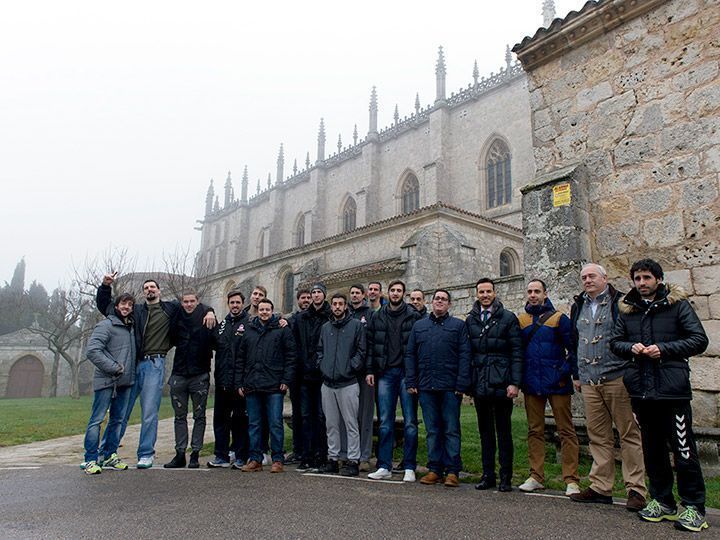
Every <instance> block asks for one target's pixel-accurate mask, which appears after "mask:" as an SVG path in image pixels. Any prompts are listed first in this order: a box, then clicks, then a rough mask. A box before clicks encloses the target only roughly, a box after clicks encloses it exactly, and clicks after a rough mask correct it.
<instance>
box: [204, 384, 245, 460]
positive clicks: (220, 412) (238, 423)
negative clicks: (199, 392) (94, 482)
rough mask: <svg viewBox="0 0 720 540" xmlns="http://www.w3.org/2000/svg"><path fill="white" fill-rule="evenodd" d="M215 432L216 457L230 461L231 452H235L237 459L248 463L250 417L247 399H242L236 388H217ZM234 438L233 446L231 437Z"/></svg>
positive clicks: (214, 418)
mask: <svg viewBox="0 0 720 540" xmlns="http://www.w3.org/2000/svg"><path fill="white" fill-rule="evenodd" d="M213 431H214V432H215V456H217V457H218V458H219V459H224V460H225V461H229V459H230V456H229V451H230V450H232V451H233V452H235V458H236V459H238V460H242V461H247V458H248V452H249V450H250V441H249V438H248V437H249V436H248V416H247V410H246V407H245V398H243V397H240V394H238V391H237V390H236V389H234V388H228V387H224V386H216V387H215V412H214V416H213ZM231 436H232V445H231V444H230V437H231Z"/></svg>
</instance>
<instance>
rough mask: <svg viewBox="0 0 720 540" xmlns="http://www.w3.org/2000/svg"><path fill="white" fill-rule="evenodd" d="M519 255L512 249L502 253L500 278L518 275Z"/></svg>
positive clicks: (504, 250)
mask: <svg viewBox="0 0 720 540" xmlns="http://www.w3.org/2000/svg"><path fill="white" fill-rule="evenodd" d="M516 261H517V254H516V253H515V252H514V251H513V250H512V249H510V248H506V249H503V250H502V252H501V253H500V277H505V276H513V275H515V274H517V273H518V269H517V264H516Z"/></svg>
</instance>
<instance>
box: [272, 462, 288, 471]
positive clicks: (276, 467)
mask: <svg viewBox="0 0 720 540" xmlns="http://www.w3.org/2000/svg"><path fill="white" fill-rule="evenodd" d="M270 472H271V473H278V472H285V467H284V466H283V464H282V462H281V461H273V464H272V467H270Z"/></svg>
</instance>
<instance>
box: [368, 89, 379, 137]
mask: <svg viewBox="0 0 720 540" xmlns="http://www.w3.org/2000/svg"><path fill="white" fill-rule="evenodd" d="M377 120H378V100H377V91H376V90H375V87H374V86H373V87H372V92H370V122H369V124H368V126H369V127H368V135H375V134H377Z"/></svg>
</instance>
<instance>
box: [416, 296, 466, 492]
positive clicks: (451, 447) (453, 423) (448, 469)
mask: <svg viewBox="0 0 720 540" xmlns="http://www.w3.org/2000/svg"><path fill="white" fill-rule="evenodd" d="M449 309H450V293H449V292H448V291H446V290H444V289H438V290H436V291H435V292H434V293H433V299H432V313H431V314H430V316H429V317H427V318H425V319H420V320H419V321H417V322H416V323H415V326H413V329H412V331H411V332H410V339H409V340H408V344H407V348H406V349H405V386H406V387H407V391H408V392H409V393H411V394H418V399H419V401H420V407H421V408H422V413H423V421H424V422H425V430H426V432H427V448H428V469H430V472H429V473H428V474H426V475H425V476H423V477H422V479H421V480H420V483H421V484H440V483H442V482H443V480H444V483H445V486H447V487H457V486H458V485H459V480H458V476H459V474H460V468H461V467H462V465H461V462H460V403H461V402H462V396H463V394H464V393H465V392H466V391H467V389H468V388H469V387H470V382H471V377H470V356H471V351H470V340H469V338H468V332H467V328H466V326H465V323H464V322H463V321H461V320H460V319H458V318H456V317H451V316H450V314H449V313H448V310H449ZM443 473H447V478H443Z"/></svg>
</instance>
